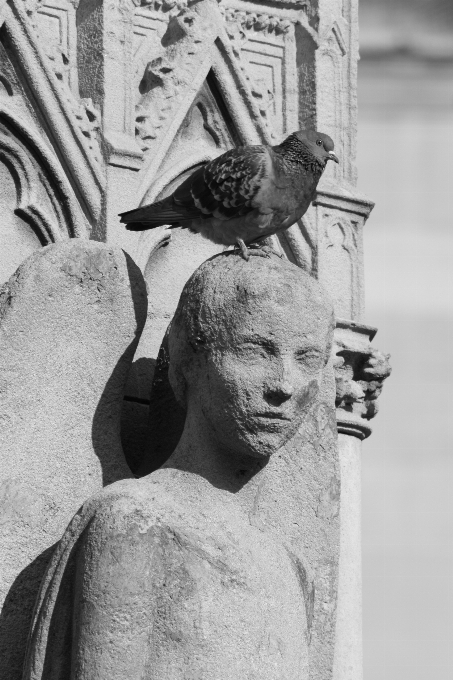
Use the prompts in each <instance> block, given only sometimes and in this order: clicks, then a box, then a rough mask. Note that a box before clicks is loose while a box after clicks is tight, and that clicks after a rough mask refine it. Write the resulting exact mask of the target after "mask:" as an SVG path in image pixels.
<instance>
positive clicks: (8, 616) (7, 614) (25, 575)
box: [0, 545, 55, 680]
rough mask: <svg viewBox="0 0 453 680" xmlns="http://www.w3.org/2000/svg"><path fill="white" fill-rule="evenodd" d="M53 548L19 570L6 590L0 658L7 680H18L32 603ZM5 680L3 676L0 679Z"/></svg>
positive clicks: (1, 619)
mask: <svg viewBox="0 0 453 680" xmlns="http://www.w3.org/2000/svg"><path fill="white" fill-rule="evenodd" d="M54 548H55V545H52V546H51V547H50V548H47V550H44V552H42V553H41V554H40V555H39V556H38V557H37V558H36V559H35V560H33V562H31V564H29V565H28V566H27V567H25V569H23V570H22V571H21V572H20V574H19V575H18V576H17V577H16V579H15V581H14V583H13V585H12V586H11V588H10V589H9V592H8V595H7V596H6V599H5V602H4V604H3V607H2V611H1V613H0V658H1V659H2V663H3V667H4V668H7V669H8V673H9V675H8V677H18V678H19V677H21V669H22V666H23V663H24V657H25V649H26V645H27V637H28V631H29V630H30V624H31V617H32V614H33V608H34V605H35V600H36V597H37V595H38V591H39V587H40V585H41V581H42V578H43V576H44V572H45V571H46V568H47V565H48V563H49V560H50V558H51V557H52V553H53V551H54ZM4 680H6V676H5V678H4Z"/></svg>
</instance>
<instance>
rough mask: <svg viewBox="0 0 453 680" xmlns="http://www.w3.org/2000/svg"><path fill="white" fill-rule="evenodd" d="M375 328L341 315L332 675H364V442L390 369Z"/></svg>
mask: <svg viewBox="0 0 453 680" xmlns="http://www.w3.org/2000/svg"><path fill="white" fill-rule="evenodd" d="M375 334H376V329H375V328H372V327H370V326H364V325H362V324H358V323H355V322H351V321H344V320H338V321H337V329H336V338H335V341H336V347H335V354H336V361H335V373H336V407H337V427H338V448H339V457H340V475H341V501H340V568H339V582H338V601H337V628H336V645H335V658H334V674H333V677H334V680H362V678H363V669H362V551H361V441H362V440H363V439H365V438H366V437H368V436H369V435H370V434H371V427H370V425H369V421H370V419H371V418H372V417H373V416H374V415H375V414H376V412H377V402H376V399H377V397H378V396H379V394H380V393H381V390H382V385H383V382H384V380H385V378H386V377H388V375H389V374H390V366H389V363H388V358H389V357H388V356H386V355H384V354H382V353H381V352H378V351H377V350H374V349H373V348H372V347H371V345H370V342H371V340H373V338H374V336H375Z"/></svg>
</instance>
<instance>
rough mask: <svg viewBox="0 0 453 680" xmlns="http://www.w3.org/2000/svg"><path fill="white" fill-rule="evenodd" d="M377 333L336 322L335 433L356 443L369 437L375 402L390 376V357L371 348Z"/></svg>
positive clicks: (356, 325) (376, 405)
mask: <svg viewBox="0 0 453 680" xmlns="http://www.w3.org/2000/svg"><path fill="white" fill-rule="evenodd" d="M376 332H377V329H376V328H373V327H372V326H365V325H363V324H359V323H356V322H353V321H347V320H344V319H337V327H336V330H335V358H334V371H335V383H336V396H335V405H336V412H337V427H338V432H340V433H342V434H349V435H351V436H354V437H358V438H359V439H366V438H367V437H369V436H370V434H371V432H372V429H371V426H370V420H371V418H373V417H374V416H375V415H376V413H377V412H378V404H377V398H378V397H379V395H380V394H381V392H382V387H383V384H384V380H385V379H386V378H388V376H389V375H390V373H391V367H390V363H389V359H390V355H388V354H383V353H382V352H380V351H379V350H377V349H374V348H373V347H372V346H371V344H370V343H371V341H372V340H373V338H374V336H375V335H376Z"/></svg>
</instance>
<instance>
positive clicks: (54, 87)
mask: <svg viewBox="0 0 453 680" xmlns="http://www.w3.org/2000/svg"><path fill="white" fill-rule="evenodd" d="M0 24H2V25H3V30H4V32H5V35H6V38H7V40H8V42H9V44H10V46H11V49H12V50H13V51H14V54H15V57H16V58H17V60H18V62H19V64H20V65H21V70H22V72H23V74H24V77H25V79H26V83H27V86H28V87H29V88H30V90H31V92H32V94H33V97H34V98H35V101H36V104H37V106H38V109H39V110H40V113H41V114H42V116H43V118H44V119H45V121H46V124H47V125H48V128H49V131H50V135H49V137H50V140H49V141H50V142H51V145H52V147H53V150H54V151H55V153H56V154H57V156H58V157H59V161H60V163H61V165H62V166H63V168H64V172H65V174H66V176H67V177H68V179H69V181H70V183H71V184H72V185H73V187H74V190H75V192H76V194H78V198H79V201H80V203H81V205H82V209H83V210H84V211H85V213H86V215H87V217H88V218H89V219H90V220H96V219H98V218H99V215H100V210H101V204H102V190H103V188H104V185H105V178H104V171H103V169H102V167H101V165H100V157H99V156H97V155H96V153H94V149H95V144H94V137H93V135H94V130H95V128H96V127H97V125H98V123H97V122H95V121H96V114H95V112H94V111H93V109H92V107H91V105H90V103H89V102H88V103H87V102H76V101H75V99H74V97H73V96H72V94H71V92H70V90H69V88H68V87H66V86H64V87H63V85H64V84H63V83H62V82H61V81H59V79H58V77H57V76H56V75H55V72H54V71H53V69H52V68H51V62H50V60H49V59H48V58H47V57H46V55H45V54H44V52H43V51H42V48H41V45H40V43H39V40H37V36H36V34H35V32H34V29H33V24H32V22H31V20H30V18H29V16H27V14H26V12H25V11H24V9H23V7H22V6H21V4H20V3H17V2H15V3H11V4H5V5H4V6H3V7H2V12H1V15H0ZM36 104H35V106H36ZM84 111H85V112H89V113H87V114H86V116H85V115H84ZM85 119H86V120H85ZM90 119H91V120H90Z"/></svg>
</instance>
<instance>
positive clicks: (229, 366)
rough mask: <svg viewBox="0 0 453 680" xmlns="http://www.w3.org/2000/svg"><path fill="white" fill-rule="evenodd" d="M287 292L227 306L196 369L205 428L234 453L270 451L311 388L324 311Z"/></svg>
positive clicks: (319, 364)
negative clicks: (250, 304)
mask: <svg viewBox="0 0 453 680" xmlns="http://www.w3.org/2000/svg"><path fill="white" fill-rule="evenodd" d="M277 297H278V296H277ZM290 298H291V299H288V300H287V301H283V302H282V299H281V297H280V300H278V299H266V298H261V299H260V301H259V304H255V305H253V308H252V309H247V308H238V309H237V310H232V312H231V318H230V319H228V322H226V323H225V324H224V326H225V327H223V328H219V329H218V339H217V341H216V343H215V346H214V347H213V348H212V349H211V350H210V351H209V353H208V354H207V355H206V366H205V367H203V370H202V371H200V381H199V382H198V387H199V388H200V389H199V390H197V391H198V399H199V402H200V405H201V409H202V411H203V414H204V416H205V419H206V421H207V423H208V426H209V427H210V428H211V432H212V434H213V436H214V437H215V439H216V441H217V443H218V444H219V445H221V446H223V447H224V448H225V447H226V448H228V449H229V450H231V451H234V452H236V453H237V454H246V455H252V456H254V457H261V456H264V457H267V456H269V455H271V454H272V453H274V452H275V451H277V450H278V449H279V448H280V447H281V446H282V445H283V444H285V442H287V441H288V440H289V439H290V438H291V437H293V436H294V435H295V433H296V432H297V430H298V428H299V426H300V424H301V422H302V420H303V417H304V412H305V410H306V407H307V405H308V404H309V403H310V402H311V401H312V400H313V398H314V397H315V396H316V394H317V393H318V390H319V380H320V377H321V371H322V369H323V367H324V364H325V356H326V345H327V342H328V339H329V335H330V332H331V331H330V328H329V326H330V315H329V314H327V313H326V312H325V310H324V309H320V308H319V306H318V305H316V309H313V307H312V306H310V304H309V303H308V301H307V300H305V299H304V295H302V296H297V299H296V300H294V299H292V296H290Z"/></svg>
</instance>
